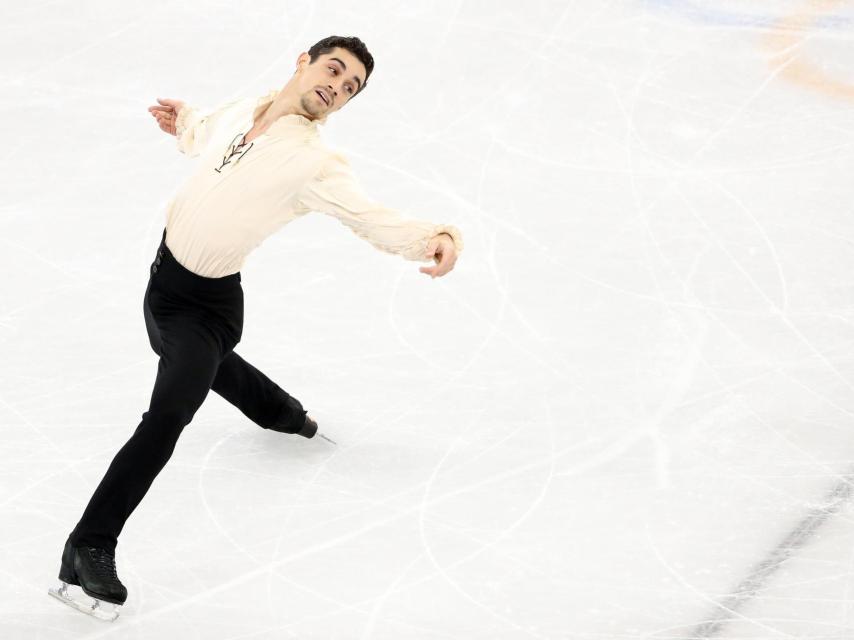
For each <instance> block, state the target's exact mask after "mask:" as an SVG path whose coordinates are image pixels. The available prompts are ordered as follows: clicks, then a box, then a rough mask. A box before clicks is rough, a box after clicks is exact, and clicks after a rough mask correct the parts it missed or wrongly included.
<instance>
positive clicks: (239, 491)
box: [0, 0, 854, 640]
mask: <svg viewBox="0 0 854 640" xmlns="http://www.w3.org/2000/svg"><path fill="white" fill-rule="evenodd" d="M12 4H14V7H13V6H12ZM0 32H2V34H3V36H4V37H3V38H2V39H0V54H2V55H0V73H2V80H3V81H2V85H0V86H2V89H1V90H0V106H2V108H3V110H4V113H5V117H3V118H2V119H0V132H2V134H3V140H4V141H5V143H6V144H5V149H6V152H5V153H4V154H3V155H2V158H0V166H2V175H3V178H4V179H3V180H2V182H0V224H1V225H2V234H0V243H2V251H0V256H2V257H0V265H2V267H3V269H2V278H0V280H2V285H0V287H2V291H0V293H2V295H0V344H2V351H1V352H0V353H2V358H0V376H2V386H0V425H2V441H3V446H2V447H0V462H2V468H3V472H2V475H0V504H2V509H0V533H2V538H0V539H2V545H0V571H1V572H2V576H3V580H2V586H0V636H2V637H3V638H4V639H6V640H8V639H15V640H18V639H22V640H23V639H27V640H29V639H31V638H82V637H87V638H88V637H98V638H100V637H115V638H130V637H134V638H137V637H139V638H182V639H183V638H196V637H200V638H217V639H234V640H236V639H238V638H240V639H248V638H252V639H253V640H260V639H273V638H275V639H281V638H294V639H296V638H299V639H301V640H303V639H312V640H313V639H318V640H321V639H323V640H329V639H342V640H345V639H346V640H365V639H377V640H409V639H418V640H421V639H424V640H461V639H465V640H511V639H513V640H517V639H529V640H545V639H549V640H552V639H554V640H558V639H559V640H568V639H572V640H576V639H581V640H633V639H640V638H656V639H672V640H675V639H681V638H730V639H732V638H762V639H770V638H811V639H814V638H834V639H841V638H851V637H854V587H852V585H854V510H853V509H852V500H851V484H850V482H851V480H852V476H854V357H852V352H854V304H853V303H852V299H854V215H852V212H854V208H852V202H854V190H852V184H854V182H852V172H853V171H854V7H852V6H851V5H850V3H843V2H832V1H826V2H818V1H816V2H803V1H772V0H769V1H766V2H747V1H736V0H729V1H724V2H711V1H708V2H700V1H699V0H695V1H692V2H676V1H674V0H671V1H665V0H658V1H640V0H624V1H619V2H613V1H604V2H593V1H592V0H591V1H590V2H565V1H563V2H560V1H556V0H555V1H542V2H527V3H518V2H510V1H509V0H502V1H500V2H483V1H481V2H451V1H443V2H434V3H415V2H413V3H399V2H392V1H391V0H382V1H378V2H370V3H363V4H359V5H353V4H352V3H344V2H331V1H326V2H288V3H282V2H273V1H272V0H263V1H256V2H252V3H251V4H250V3H209V2H201V1H196V0H194V1H192V2H189V3H168V2H163V0H154V1H153V2H148V3H144V4H138V3H111V2H107V1H106V0H88V1H87V2H83V3H71V2H68V1H60V2H50V3H44V2H42V3H32V4H26V3H10V8H9V9H8V10H7V11H5V12H4V20H3V26H2V27H0ZM330 34H342V35H358V36H359V37H360V38H362V39H363V40H364V41H365V42H366V44H367V45H368V48H369V49H370V50H371V52H372V54H373V55H374V57H375V59H376V68H375V71H374V74H373V75H372V76H371V79H370V85H369V87H368V88H367V90H366V91H365V92H364V94H362V95H360V97H359V98H358V99H357V100H354V101H353V103H352V104H350V105H347V106H346V107H345V108H344V109H342V110H341V111H340V112H339V113H336V114H334V115H333V117H331V118H330V120H329V124H328V125H327V126H326V127H325V129H324V130H323V132H322V135H323V136H324V138H325V140H326V142H327V144H329V145H330V146H333V147H336V148H338V149H339V150H340V151H341V152H342V153H344V154H345V155H347V156H348V157H349V158H350V159H351V161H352V163H353V166H354V169H355V170H356V172H357V174H358V176H359V177H360V179H361V181H362V182H363V184H364V187H365V189H366V191H367V192H368V193H370V194H371V195H372V196H374V197H375V198H376V199H377V200H378V201H380V202H382V203H384V204H386V205H389V206H394V207H397V208H399V209H400V210H401V211H402V212H404V213H405V214H406V215H411V216H414V217H420V218H424V219H427V220H433V221H436V222H448V223H452V224H456V225H458V226H459V228H460V229H461V230H462V232H463V234H464V236H465V240H466V248H465V250H464V253H463V254H462V256H461V257H460V259H459V261H458V263H457V265H456V268H455V269H454V270H453V271H452V272H451V273H449V274H448V275H447V276H446V277H443V278H437V279H435V280H431V279H430V278H429V277H427V276H425V275H423V274H420V273H419V272H418V267H419V266H420V264H419V263H415V262H406V261H405V260H402V259H400V258H398V257H397V256H391V255H387V254H383V253H380V252H378V251H376V250H374V249H373V248H372V247H371V246H370V245H368V244H367V243H365V242H363V241H362V240H361V239H360V238H358V237H356V236H355V235H353V234H352V233H351V232H350V231H349V230H348V229H346V228H345V227H343V226H342V225H340V224H339V223H338V222H337V221H336V220H334V219H332V218H330V217H328V216H325V215H323V214H320V213H313V214H311V215H308V216H305V217H304V218H302V219H301V220H300V221H299V222H296V223H293V224H291V225H288V226H286V227H284V228H283V229H281V230H280V231H279V232H278V233H277V234H275V235H274V236H272V237H271V238H269V239H268V241H267V242H265V243H264V245H263V246H261V247H259V248H258V249H257V250H256V252H255V253H253V254H252V255H251V256H250V259H249V260H248V261H247V263H246V265H245V268H244V269H243V271H242V273H243V286H244V290H245V295H246V318H245V329H244V334H243V340H242V342H241V344H240V345H239V347H238V351H240V352H241V353H242V355H243V356H244V357H246V358H247V359H248V360H250V361H252V362H253V363H254V364H255V365H256V366H258V367H259V368H260V369H262V370H263V371H265V372H266V373H267V374H268V375H270V376H271V377H272V378H274V379H275V380H276V381H277V382H278V383H279V384H280V385H281V386H283V387H284V388H286V389H288V390H289V391H290V392H291V393H293V394H294V395H296V396H297V397H298V398H300V399H301V400H302V401H303V402H304V404H305V405H306V406H307V407H308V408H309V409H310V410H311V413H312V415H313V416H314V417H315V418H317V420H318V422H319V423H320V424H321V425H322V426H323V427H325V428H326V429H327V430H328V432H329V434H330V435H334V436H335V437H336V438H337V441H338V447H337V448H335V447H333V446H329V445H328V443H326V442H320V441H316V440H312V441H308V440H301V439H298V438H295V437H288V436H285V435H283V434H279V433H275V432H270V431H265V430H262V429H260V428H258V427H257V426H256V425H254V424H253V423H251V422H249V421H248V420H247V418H246V417H245V416H244V415H243V414H241V413H240V412H239V411H238V410H237V409H236V408H235V407H233V406H231V405H229V404H228V403H227V402H226V401H225V400H224V399H223V398H221V397H220V396H218V395H217V394H215V393H211V394H210V395H209V396H208V398H207V399H206V401H205V403H204V405H203V406H202V408H201V409H200V410H199V412H198V413H197V414H196V415H195V417H194V419H193V421H192V422H191V424H190V425H189V426H188V427H187V428H186V429H185V431H184V433H183V434H182V436H181V439H180V440H179V442H178V446H177V447H176V450H175V453H174V454H173V457H172V459H171V460H170V462H169V464H168V465H167V466H166V468H165V469H164V471H163V472H162V473H161V475H160V476H159V477H158V478H157V479H156V481H155V483H154V485H153V486H152V489H151V490H150V492H149V493H148V495H147V496H146V497H145V499H144V500H143V502H142V504H141V505H140V506H139V508H138V509H137V511H136V512H135V513H134V514H133V515H132V516H131V518H130V519H129V520H128V522H127V525H126V527H125V529H124V531H123V533H122V535H121V537H120V540H119V546H118V549H117V565H118V570H119V575H120V576H121V578H122V580H123V582H124V583H125V584H126V586H127V587H128V590H129V594H130V595H129V598H128V601H127V603H126V605H125V607H124V610H123V613H122V615H121V617H120V618H119V619H118V620H117V621H116V622H115V623H106V624H105V623H103V622H100V621H97V620H93V619H90V618H88V617H86V616H83V615H81V614H79V613H77V612H74V611H72V610H71V609H69V608H67V607H62V606H60V605H58V604H57V603H56V601H54V600H52V599H51V598H49V597H47V589H48V587H49V586H53V585H54V584H56V582H57V580H56V576H57V572H58V568H59V559H60V553H61V550H62V544H63V542H64V540H65V536H66V535H67V533H68V531H69V530H70V528H71V527H72V526H73V525H74V523H75V522H76V521H77V519H78V518H79V516H80V514H81V513H82V509H83V507H84V506H85V504H86V502H87V501H88V499H89V497H90V495H91V492H92V491H93V489H94V487H95V486H96V485H97V483H98V481H99V480H100V478H101V477H102V475H103V473H104V471H105V470H106V467H107V465H108V464H109V462H110V460H111V459H112V457H113V455H115V453H116V451H117V450H118V449H119V448H120V447H121V446H122V444H124V442H125V441H126V440H127V439H128V438H129V437H130V435H131V433H132V432H133V430H134V429H135V428H136V426H137V424H138V423H139V420H140V418H141V414H142V412H143V411H145V410H146V408H147V406H148V402H149V400H150V393H151V385H152V383H153V380H154V376H155V372H156V366H157V358H156V356H155V355H154V354H153V353H152V352H151V350H150V347H149V344H148V341H147V338H146V334H145V328H144V323H143V316H142V295H143V292H144V290H145V285H146V281H147V278H148V266H149V264H150V262H151V260H152V258H153V253H154V250H155V248H156V246H157V244H158V242H159V240H160V234H161V231H162V228H163V223H164V207H165V205H166V203H167V202H168V200H169V199H170V197H171V196H172V194H173V193H174V192H175V190H176V189H177V187H178V185H180V184H181V181H182V180H183V179H184V178H185V177H186V176H187V175H188V172H189V171H190V169H191V167H192V166H193V162H195V161H196V160H195V159H188V158H187V157H185V156H182V155H181V154H179V153H178V152H177V150H176V149H175V146H174V139H173V138H171V137H169V136H167V135H166V134H164V133H163V132H162V131H160V130H159V129H158V128H157V127H156V126H155V125H154V123H153V121H152V120H151V119H150V117H149V115H148V113H147V111H146V108H147V107H148V106H149V105H151V104H154V101H155V98H156V97H157V96H162V97H174V98H178V99H183V100H186V101H188V102H191V103H194V104H198V105H201V106H210V105H213V104H216V103H218V102H222V101H225V100H227V99H232V98H234V97H237V96H241V95H262V94H264V93H266V92H267V91H268V90H269V89H270V88H272V87H281V86H284V84H285V83H286V82H287V81H288V79H289V78H290V75H291V73H292V72H293V68H294V64H295V61H296V58H297V56H298V55H299V53H300V52H301V51H304V50H306V49H307V48H308V47H309V46H310V45H311V44H312V43H314V42H316V41H317V40H319V39H321V38H323V37H325V36H327V35H330Z"/></svg>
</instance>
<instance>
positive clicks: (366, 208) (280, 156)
mask: <svg viewBox="0 0 854 640" xmlns="http://www.w3.org/2000/svg"><path fill="white" fill-rule="evenodd" d="M278 92H279V89H274V90H271V91H270V92H269V93H268V94H267V95H265V96H262V97H260V98H245V99H239V100H235V101H232V102H228V103H225V104H223V105H221V106H219V107H217V108H216V109H213V110H211V111H209V112H206V113H203V112H201V111H200V110H198V109H196V108H193V107H191V106H188V105H184V107H182V108H181V110H180V111H179V112H178V117H177V122H176V129H177V146H178V150H179V151H181V152H182V153H184V154H186V155H189V156H191V157H196V156H198V157H199V162H198V165H197V167H196V169H195V170H194V172H193V173H192V174H191V175H190V177H189V178H188V179H187V181H186V182H185V183H184V184H183V185H182V186H181V187H180V188H179V190H178V192H177V193H176V194H175V196H174V197H173V198H172V199H171V200H170V201H169V203H168V205H167V211H166V245H167V246H168V247H169V250H170V251H171V252H172V254H173V255H174V256H175V258H176V259H177V260H178V262H180V263H181V264H182V265H183V266H185V267H186V268H187V269H189V270H190V271H193V272H194V273H196V274H198V275H201V276H205V277H210V278H218V277H222V276H225V275H229V274H232V273H235V272H237V271H240V269H241V268H242V266H243V263H244V261H245V260H246V257H247V256H248V255H249V253H250V252H251V251H253V250H254V249H255V248H256V247H258V246H259V245H260V244H261V243H262V242H263V241H264V240H265V239H266V238H267V237H269V236H270V235H271V234H273V233H275V232H276V231H277V230H278V229H280V228H281V227H283V226H284V225H286V224H287V223H289V222H291V221H292V220H295V219H296V218H298V217H300V216H302V215H305V214H307V213H309V212H311V211H319V212H322V213H326V214H329V215H332V216H334V217H336V218H337V219H338V220H340V221H341V222H342V223H343V224H345V225H346V226H347V227H349V228H350V229H351V230H352V231H353V233H355V234H356V235H357V236H359V237H360V238H362V239H364V240H366V241H367V242H369V243H370V244H372V245H373V246H374V247H376V248H377V249H379V250H381V251H385V252H388V253H392V254H396V255H400V256H401V257H403V258H404V259H406V260H416V261H421V262H431V259H430V258H427V257H425V255H424V254H425V251H426V247H427V243H428V242H429V240H430V239H431V238H432V237H433V236H435V235H437V234H439V233H447V234H448V235H450V236H451V237H452V238H453V241H454V245H455V246H456V249H457V252H460V251H462V249H463V239H462V234H461V233H460V231H459V229H458V228H457V227H455V226H454V225H450V224H434V223H432V222H427V221H425V220H417V219H413V218H408V217H405V216H403V215H401V213H400V212H399V211H397V210H395V209H391V208H388V207H385V206H383V205H381V204H379V203H377V202H375V201H374V200H372V199H371V198H369V197H368V196H367V195H366V194H365V193H364V192H363V191H362V189H361V186H360V185H359V182H358V180H357V179H356V177H355V175H354V173H353V171H352V168H351V167H350V163H349V162H348V160H347V158H346V157H344V156H343V155H341V154H340V153H338V152H336V151H334V150H332V149H330V148H328V147H327V146H326V145H324V144H323V142H322V141H321V139H320V136H319V131H318V125H321V124H324V120H325V118H324V119H318V120H311V119H309V118H307V117H305V116H303V115H300V114H286V115H284V116H281V117H280V118H278V119H277V120H275V121H274V122H273V124H272V125H270V127H269V128H268V129H267V130H266V131H265V132H264V133H263V134H261V135H260V136H257V137H256V138H254V139H252V140H250V141H249V142H248V143H247V142H245V141H244V135H245V134H246V133H248V132H249V130H250V129H251V128H252V126H253V124H254V123H255V121H256V120H257V118H258V117H259V116H260V115H261V114H262V113H263V112H264V110H265V109H266V108H267V107H268V106H269V105H270V103H272V102H273V100H274V99H275V97H276V95H277V94H278Z"/></svg>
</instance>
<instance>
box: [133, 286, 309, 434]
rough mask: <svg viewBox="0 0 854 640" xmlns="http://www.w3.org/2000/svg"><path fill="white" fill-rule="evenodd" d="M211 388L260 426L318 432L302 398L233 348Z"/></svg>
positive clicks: (152, 324)
mask: <svg viewBox="0 0 854 640" xmlns="http://www.w3.org/2000/svg"><path fill="white" fill-rule="evenodd" d="M150 289H151V282H149V283H148V288H147V289H146V291H145V295H144V296H143V314H144V317H145V328H146V330H147V331H148V341H149V343H150V344H151V348H152V350H153V351H154V353H157V354H160V352H161V350H162V348H163V339H162V335H161V331H160V328H159V327H158V326H157V322H156V321H155V319H154V314H153V313H152V310H151V306H150V305H149V302H148V299H149V297H148V293H149V291H150ZM211 389H213V390H214V391H215V392H216V393H218V394H219V395H220V396H222V397H223V398H225V399H226V400H228V401H229V402H230V403H231V404H233V405H234V406H235V407H237V408H238V409H240V411H241V412H243V414H244V415H245V416H246V417H247V418H249V419H250V420H252V422H254V423H255V424H257V425H258V426H260V427H263V428H265V429H273V430H274V431H282V432H284V433H298V434H299V435H301V436H304V437H306V438H311V437H313V436H314V435H315V432H316V430H317V429H316V425H313V424H312V423H310V422H307V421H306V415H307V412H306V411H305V409H303V406H302V404H301V403H300V402H299V400H297V399H296V398H294V397H293V396H291V395H290V394H289V393H287V392H286V391H285V390H284V389H282V388H281V387H280V386H279V385H277V384H276V383H275V382H273V381H272V380H270V378H268V377H267V376H266V375H264V373H263V372H262V371H260V370H259V369H257V368H256V367H254V366H253V365H252V364H251V363H249V362H247V361H246V360H244V359H243V358H241V357H240V356H239V355H238V354H237V353H235V352H234V351H233V350H232V351H230V352H229V353H228V355H226V356H225V357H224V358H223V359H222V361H221V362H220V364H219V368H218V369H217V372H216V377H215V378H214V380H213V386H212V387H211Z"/></svg>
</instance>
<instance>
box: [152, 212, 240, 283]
mask: <svg viewBox="0 0 854 640" xmlns="http://www.w3.org/2000/svg"><path fill="white" fill-rule="evenodd" d="M151 275H152V277H154V278H158V277H163V276H166V277H167V278H168V279H169V280H172V281H175V282H176V283H177V284H178V285H180V286H181V287H184V288H186V289H188V290H191V291H228V290H229V289H234V288H235V287H239V286H240V281H241V277H240V272H239V271H238V272H236V273H230V274H229V275H227V276H222V277H221V278H209V277H207V276H201V275H199V274H198V273H194V272H193V271H190V270H189V269H188V268H187V267H185V266H184V265H182V264H181V263H180V262H178V260H177V259H176V258H175V256H174V255H173V254H172V252H171V251H170V250H169V247H168V246H166V228H164V229H163V236H162V238H161V239H160V246H159V247H158V248H157V255H156V257H155V258H154V262H152V263H151Z"/></svg>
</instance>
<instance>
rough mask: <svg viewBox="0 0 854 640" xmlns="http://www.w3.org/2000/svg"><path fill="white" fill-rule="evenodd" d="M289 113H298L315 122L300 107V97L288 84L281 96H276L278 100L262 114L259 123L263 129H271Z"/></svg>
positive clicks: (280, 93)
mask: <svg viewBox="0 0 854 640" xmlns="http://www.w3.org/2000/svg"><path fill="white" fill-rule="evenodd" d="M289 113H298V114H299V115H301V116H305V117H306V118H308V119H309V120H314V118H313V117H312V116H311V114H309V113H307V112H305V111H304V110H303V109H302V108H301V107H300V100H299V95H297V94H296V91H295V90H294V88H293V87H291V86H290V83H288V84H286V85H285V86H284V87H283V88H282V90H281V91H280V92H279V95H277V96H276V99H275V100H273V102H271V103H270V104H269V105H268V106H267V108H266V109H265V110H264V111H263V112H262V113H261V115H260V116H259V118H258V121H257V122H258V124H259V126H261V127H269V126H270V125H271V124H273V123H274V122H275V121H276V120H278V119H279V118H281V117H282V116H284V115H287V114H289Z"/></svg>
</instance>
